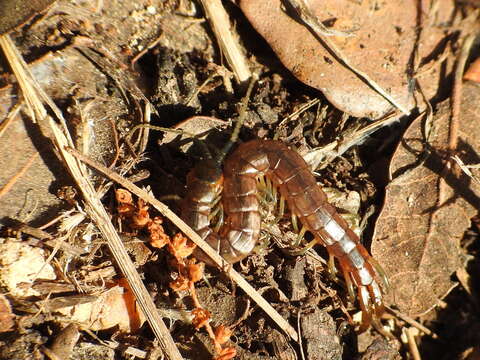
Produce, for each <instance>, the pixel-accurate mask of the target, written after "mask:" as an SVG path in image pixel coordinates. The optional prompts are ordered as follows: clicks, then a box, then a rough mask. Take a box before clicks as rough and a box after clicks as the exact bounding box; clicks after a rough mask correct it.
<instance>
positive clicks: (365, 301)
mask: <svg viewBox="0 0 480 360" xmlns="http://www.w3.org/2000/svg"><path fill="white" fill-rule="evenodd" d="M358 298H359V301H360V309H361V310H362V323H361V324H360V328H359V329H358V331H359V332H364V331H365V330H367V329H368V327H369V326H370V324H371V322H372V304H371V303H370V292H369V291H368V289H367V288H366V287H365V286H360V287H359V288H358Z"/></svg>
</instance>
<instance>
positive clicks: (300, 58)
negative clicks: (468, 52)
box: [240, 0, 454, 118]
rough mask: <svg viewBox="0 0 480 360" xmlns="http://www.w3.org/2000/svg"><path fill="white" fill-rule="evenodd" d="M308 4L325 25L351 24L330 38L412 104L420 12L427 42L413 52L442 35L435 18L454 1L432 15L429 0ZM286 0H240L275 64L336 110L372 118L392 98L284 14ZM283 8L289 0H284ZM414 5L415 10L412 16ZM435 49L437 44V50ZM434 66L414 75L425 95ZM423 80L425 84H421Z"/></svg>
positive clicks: (425, 52)
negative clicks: (276, 59)
mask: <svg viewBox="0 0 480 360" xmlns="http://www.w3.org/2000/svg"><path fill="white" fill-rule="evenodd" d="M303 2H304V3H308V6H309V7H310V10H311V12H312V14H313V15H315V17H316V18H317V20H318V21H319V22H320V23H322V24H324V25H325V26H326V27H327V29H328V30H333V31H351V35H352V36H349V37H347V36H330V37H329V39H330V40H331V42H333V43H334V44H335V46H336V47H338V49H340V50H341V52H342V53H343V54H344V57H345V58H346V59H347V60H348V62H349V63H350V64H351V65H352V66H354V67H355V68H357V69H359V70H361V71H362V72H364V73H366V74H367V75H368V76H369V77H370V78H372V79H373V80H374V81H375V82H376V83H378V85H380V86H381V87H382V88H383V89H384V90H386V91H387V92H388V93H389V94H390V95H391V96H392V97H393V98H394V99H395V101H397V102H398V103H399V104H400V105H401V106H403V107H404V108H407V109H412V108H413V107H414V106H416V105H415V104H414V102H413V101H412V99H413V98H412V96H411V81H410V78H409V72H410V70H409V68H410V67H411V61H412V51H414V48H415V42H416V41H417V36H418V21H419V17H420V16H424V17H429V16H430V17H431V19H428V21H426V22H425V23H424V24H425V25H424V26H423V27H422V32H423V34H422V36H423V37H424V39H428V41H422V42H421V43H420V45H418V52H419V57H420V58H424V57H426V56H429V55H430V53H431V52H432V50H433V49H434V48H435V47H436V46H437V45H439V46H440V48H441V41H442V39H444V37H445V34H444V33H442V31H444V30H441V29H440V28H439V26H438V25H437V23H436V22H438V23H442V22H447V21H448V19H449V17H450V16H451V14H452V11H453V9H454V6H453V5H454V4H453V1H450V0H448V1H440V2H438V3H437V4H436V5H437V6H436V7H435V14H434V15H433V14H428V10H429V9H430V6H431V5H430V3H431V1H428V0H426V1H421V2H420V3H417V2H412V1H408V2H405V1H402V0H396V1H382V2H378V1H376V0H364V1H351V0H325V1H309V2H307V1H303ZM285 4H288V1H287V0H270V1H265V0H241V1H240V7H241V8H242V11H243V12H244V13H245V16H246V17H247V18H248V20H249V21H250V22H251V23H252V25H253V26H254V27H255V29H256V30H257V31H258V32H259V33H260V34H261V35H262V36H263V37H264V38H265V39H266V40H267V42H268V43H269V45H270V46H271V47H272V49H273V51H275V53H276V54H277V55H278V57H279V58H280V60H281V61H282V63H283V64H284V65H285V66H286V67H287V68H288V69H289V70H290V71H292V73H293V75H295V76H296V77H297V78H298V79H299V80H300V81H303V82H304V83H306V84H308V85H309V86H312V87H314V88H316V89H319V90H320V91H322V92H323V94H324V95H325V97H327V99H328V100H329V101H330V102H331V103H332V104H333V105H334V106H335V107H337V108H339V109H340V110H342V111H344V112H347V113H349V114H352V115H354V116H359V117H363V116H365V117H371V118H378V117H380V116H382V115H383V114H385V113H386V112H388V111H390V110H391V107H392V106H391V104H390V103H389V102H387V101H386V100H385V99H384V98H383V97H381V96H380V95H378V94H377V93H376V92H374V91H373V90H372V89H371V88H370V87H369V86H368V85H366V84H365V83H364V82H363V81H362V80H360V79H359V78H358V76H356V75H354V74H353V73H352V72H351V71H350V70H348V69H347V68H346V67H345V66H344V65H342V64H341V63H340V62H339V61H338V60H337V59H336V57H335V56H333V55H332V53H331V52H330V51H329V50H327V49H326V47H325V46H324V44H323V43H322V42H321V41H319V40H318V39H317V38H316V37H315V36H314V35H312V33H311V31H310V30H309V29H308V28H307V27H306V26H304V25H303V24H302V23H301V22H300V21H296V20H295V19H293V18H292V17H290V16H288V15H287V14H286V12H285V11H284V10H283V9H282V5H285ZM285 7H288V6H287V5H286V6H285ZM419 12H420V14H421V15H419ZM437 51H438V49H437ZM438 76H439V72H438V71H435V72H430V73H429V77H428V79H427V78H426V77H425V79H427V80H428V81H425V83H424V80H425V79H421V81H422V88H423V89H424V91H426V93H427V94H428V96H433V95H434V94H435V93H436V91H437V89H438V83H439V82H438ZM427 83H428V84H427Z"/></svg>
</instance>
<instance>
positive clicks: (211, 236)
mask: <svg viewBox="0 0 480 360" xmlns="http://www.w3.org/2000/svg"><path fill="white" fill-rule="evenodd" d="M204 169H205V170H204V171H203V173H204V175H208V176H209V177H210V178H209V179H207V177H208V176H204V177H203V178H201V177H200V176H199V175H202V174H200V173H201V171H198V170H197V169H195V170H194V172H193V173H192V174H191V177H190V178H189V181H188V187H189V195H188V198H187V199H186V201H185V202H184V205H183V212H182V216H183V218H184V220H185V221H186V222H187V223H189V225H190V226H192V227H193V228H194V229H195V230H196V231H197V232H198V233H199V235H200V236H202V237H203V238H205V239H206V240H207V241H208V242H209V243H210V245H211V246H212V247H213V248H216V249H217V250H218V251H219V253H220V254H221V255H222V256H223V257H224V258H225V260H227V261H228V262H235V261H238V260H240V259H242V258H244V257H245V256H247V255H248V254H249V253H250V252H251V251H252V250H253V248H254V246H255V244H256V242H257V239H258V237H259V234H260V223H261V218H260V212H259V210H260V209H259V208H260V205H259V201H258V197H257V192H258V190H257V183H256V179H257V177H258V176H262V175H264V176H266V177H267V178H269V179H270V180H271V181H272V182H273V183H274V185H276V186H277V187H278V188H279V190H280V193H281V194H282V196H283V197H285V198H286V200H287V203H288V205H289V208H290V210H291V212H292V213H293V214H295V215H296V216H298V217H299V219H300V220H301V222H302V223H303V225H304V226H305V227H306V228H307V229H308V230H309V231H310V232H312V233H313V235H314V236H315V237H316V239H317V240H318V241H319V243H322V244H323V245H325V247H326V248H327V250H328V252H329V253H330V254H331V255H333V256H334V257H336V258H337V259H338V262H339V264H340V267H341V268H342V270H343V274H344V277H345V281H346V283H347V286H349V288H350V287H351V286H352V280H353V283H354V285H355V286H356V287H357V288H358V296H359V300H360V305H361V308H362V311H363V314H364V319H363V324H364V325H368V323H369V322H370V318H371V314H372V311H373V310H375V311H377V312H381V311H382V309H383V307H382V292H381V289H380V287H379V285H378V283H377V281H376V279H375V276H376V274H375V271H374V268H373V266H372V264H373V265H376V264H377V263H376V262H375V260H374V259H373V258H372V257H371V256H370V254H369V253H368V252H367V250H366V249H365V248H364V247H363V245H362V244H361V243H360V242H359V239H358V237H357V235H356V234H355V233H354V232H353V231H352V230H350V229H349V227H348V225H347V223H346V222H345V220H344V219H343V218H342V217H341V216H340V215H339V214H338V213H337V211H336V209H335V208H334V207H333V206H332V205H330V204H329V203H328V201H327V197H326V195H325V193H324V192H323V191H322V190H321V188H320V187H319V186H318V185H317V183H316V180H315V178H314V176H313V174H312V172H311V171H310V169H309V166H308V164H307V163H306V162H305V160H303V158H302V157H301V156H300V155H299V154H298V153H297V152H295V151H293V150H291V149H289V148H288V147H287V146H286V145H285V144H283V143H282V142H279V141H271V140H253V141H250V142H247V143H244V144H241V145H240V146H239V147H238V148H237V149H236V150H235V151H234V152H233V153H232V154H231V155H230V156H229V157H228V158H227V159H226V160H225V164H224V175H223V176H224V178H223V179H222V176H221V173H220V170H216V173H215V176H213V174H214V172H215V171H214V170H212V169H210V170H207V168H206V167H205V168H204ZM222 182H223V187H224V189H223V193H222V202H223V207H224V210H225V213H226V220H225V224H224V226H223V228H222V229H221V231H220V232H219V234H216V233H214V232H213V231H212V230H211V229H210V221H209V216H210V211H211V204H212V203H213V200H214V198H215V197H217V196H218V195H219V194H220V192H221V191H222ZM195 191H196V192H197V193H196V194H192V192H195ZM209 206H210V207H209ZM202 259H205V255H203V256H202ZM207 262H208V260H207ZM377 269H378V268H377ZM380 275H381V276H384V274H383V273H381V274H380Z"/></svg>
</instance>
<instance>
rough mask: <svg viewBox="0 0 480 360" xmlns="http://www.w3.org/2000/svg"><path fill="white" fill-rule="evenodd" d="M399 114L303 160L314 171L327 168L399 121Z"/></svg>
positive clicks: (393, 114) (390, 116) (388, 117)
mask: <svg viewBox="0 0 480 360" xmlns="http://www.w3.org/2000/svg"><path fill="white" fill-rule="evenodd" d="M398 115H399V113H398V112H394V113H391V114H388V115H386V116H385V117H383V118H382V119H380V120H377V121H375V122H374V123H371V124H369V125H367V126H365V127H363V128H362V129H360V130H358V131H355V132H354V133H353V134H349V135H346V136H345V137H343V138H342V139H340V140H335V141H333V142H331V143H330V144H327V145H325V146H322V147H319V148H316V149H314V150H312V151H310V152H309V153H307V154H305V155H304V156H303V158H304V159H305V161H306V162H307V163H308V164H309V165H310V167H311V168H312V169H318V168H319V167H320V164H321V167H322V168H324V167H326V166H327V165H328V164H329V163H330V162H331V161H332V160H333V159H335V158H336V157H338V156H341V155H342V154H343V153H345V152H346V151H347V150H348V149H350V148H351V147H352V146H355V145H358V144H361V143H362V142H363V141H365V139H366V138H367V137H368V136H370V135H371V134H373V133H374V132H375V131H377V130H379V129H381V128H382V127H384V126H388V125H390V124H392V123H394V122H395V121H398Z"/></svg>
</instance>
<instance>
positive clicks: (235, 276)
mask: <svg viewBox="0 0 480 360" xmlns="http://www.w3.org/2000/svg"><path fill="white" fill-rule="evenodd" d="M67 151H68V152H70V153H71V154H73V155H74V156H75V157H77V158H78V159H80V160H82V161H83V162H85V163H86V164H88V165H89V166H91V167H93V168H94V169H95V170H97V171H99V172H101V173H102V174H104V175H105V176H108V177H109V178H110V179H111V180H113V181H116V182H117V183H119V184H120V185H122V186H123V187H125V188H126V189H127V190H128V191H130V192H131V193H133V194H135V195H136V196H138V197H139V198H141V199H142V200H144V201H145V202H147V203H149V204H151V205H152V206H153V207H155V209H157V210H158V211H159V212H160V213H161V214H162V215H163V216H165V217H166V218H167V219H169V220H170V221H171V222H172V223H173V224H175V225H176V226H177V227H178V228H179V229H180V230H181V231H182V232H183V233H184V234H185V235H186V236H188V237H189V238H190V239H191V240H192V241H193V242H194V243H195V244H197V246H198V247H199V248H200V249H202V250H203V251H204V252H205V253H206V254H207V255H208V256H210V258H211V259H212V260H213V261H214V262H215V263H216V264H217V266H218V267H219V268H220V269H222V270H223V271H224V272H225V273H226V274H227V275H228V276H229V277H230V278H231V279H232V280H233V281H235V283H236V284H237V285H238V286H239V287H240V288H242V289H243V291H245V293H247V295H248V296H250V297H251V298H252V300H253V301H255V302H256V303H257V304H258V306H260V307H261V308H262V309H263V311H265V312H266V313H267V314H268V316H270V318H271V319H272V320H273V321H274V322H275V323H277V325H278V326H279V327H280V329H282V330H284V331H285V332H286V333H287V334H288V335H289V336H290V337H291V338H292V339H293V340H295V341H298V335H297V332H296V331H295V329H294V328H293V327H292V326H291V325H290V324H289V323H288V322H287V321H286V320H285V319H284V318H282V316H281V315H280V314H279V313H278V312H277V311H276V310H275V309H274V308H273V307H272V306H271V305H270V304H269V303H268V302H267V301H266V300H265V299H264V298H263V297H262V296H261V295H260V294H259V293H258V292H257V291H256V290H255V289H254V288H253V287H252V286H251V285H250V284H249V283H248V282H247V281H246V280H245V279H244V278H243V277H242V276H241V275H240V274H239V273H238V272H237V271H235V269H233V267H232V266H230V265H229V264H227V263H225V260H224V259H223V258H222V257H221V256H220V255H219V254H218V253H217V252H216V251H215V250H214V249H213V248H212V247H211V246H210V245H208V244H207V243H206V242H205V241H204V240H203V239H202V238H201V237H200V236H198V234H197V233H196V232H195V231H193V230H192V228H190V226H188V225H187V224H185V222H184V221H183V220H182V219H180V218H179V217H178V216H177V214H175V213H174V212H173V211H172V210H170V209H169V208H168V207H167V206H166V205H165V204H163V203H161V202H160V201H158V200H157V199H155V198H154V197H153V196H152V195H150V194H149V193H147V192H146V191H145V190H143V189H140V188H139V187H138V186H136V185H135V184H133V183H131V182H130V181H128V180H126V179H124V178H123V177H121V176H120V175H118V174H117V173H115V172H113V171H111V170H109V169H108V168H106V167H105V166H103V165H101V164H99V163H97V162H95V161H93V160H91V159H89V158H87V157H86V156H84V155H83V154H81V153H79V152H78V151H76V150H75V149H73V148H69V149H68V150H67Z"/></svg>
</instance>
